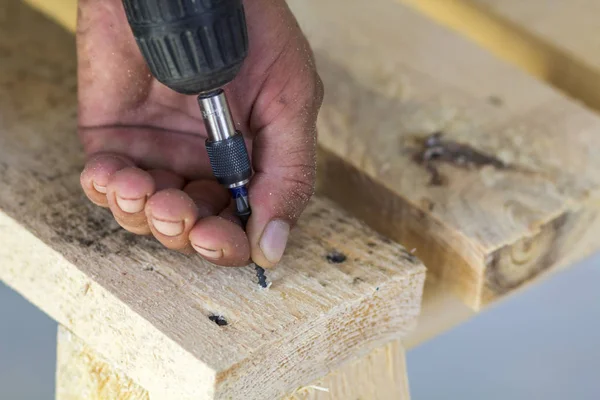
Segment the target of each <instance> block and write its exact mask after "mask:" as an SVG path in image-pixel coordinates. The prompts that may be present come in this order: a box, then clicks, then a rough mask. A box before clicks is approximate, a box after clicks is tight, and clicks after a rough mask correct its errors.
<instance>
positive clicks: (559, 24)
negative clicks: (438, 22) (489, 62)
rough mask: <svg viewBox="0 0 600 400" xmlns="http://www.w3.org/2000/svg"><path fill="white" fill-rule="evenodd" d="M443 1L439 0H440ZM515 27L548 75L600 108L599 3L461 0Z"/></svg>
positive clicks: (507, 29)
mask: <svg viewBox="0 0 600 400" xmlns="http://www.w3.org/2000/svg"><path fill="white" fill-rule="evenodd" d="M438 1H439V0H438ZM463 1H465V2H466V5H467V6H470V7H472V8H473V9H476V10H477V11H478V12H479V13H480V15H485V16H487V17H488V18H489V19H491V20H494V21H495V23H496V24H497V25H498V26H501V27H503V32H505V35H507V34H509V33H508V32H511V31H512V32H514V33H513V35H518V37H519V38H520V40H521V41H523V42H525V43H529V44H530V47H532V48H535V52H536V53H539V54H540V56H539V58H540V59H541V60H543V61H544V63H543V65H544V66H545V67H546V71H545V73H544V75H543V77H544V78H545V79H547V80H548V81H549V82H551V83H552V84H553V85H555V86H557V87H559V88H560V89H562V90H564V91H566V92H567V93H569V94H570V95H572V96H574V97H576V98H579V99H581V100H583V101H584V102H586V103H587V104H589V105H590V106H592V107H595V108H600V53H599V52H598V48H599V46H600V37H599V36H598V30H599V29H600V22H599V21H598V17H597V16H598V13H599V12H600V2H598V1H595V0H569V1H552V0H527V1H520V0H502V1H496V0H463Z"/></svg>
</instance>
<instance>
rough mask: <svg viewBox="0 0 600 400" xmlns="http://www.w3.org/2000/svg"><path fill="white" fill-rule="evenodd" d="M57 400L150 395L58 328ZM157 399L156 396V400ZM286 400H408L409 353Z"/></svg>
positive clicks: (369, 362) (363, 362)
mask: <svg viewBox="0 0 600 400" xmlns="http://www.w3.org/2000/svg"><path fill="white" fill-rule="evenodd" d="M57 344H58V346H57V372H56V385H57V387H56V399H57V400H79V399H82V398H85V399H88V400H104V399H114V400H148V399H149V394H148V392H147V391H146V390H145V389H143V388H142V387H141V386H139V385H138V384H136V383H135V382H133V381H132V380H131V379H130V378H129V377H127V376H126V375H125V374H124V373H123V372H122V371H120V370H118V369H117V368H115V367H114V366H113V365H112V363H111V362H110V361H109V360H106V359H105V358H104V357H102V356H101V355H100V354H98V353H97V352H96V351H95V350H94V349H92V348H90V346H88V345H87V344H86V343H84V342H83V341H82V340H81V339H79V338H78V337H77V336H75V335H73V334H72V333H71V332H70V331H69V330H67V329H66V328H63V327H62V326H59V328H58V340H57ZM152 398H153V399H156V396H153V397H152ZM284 398H285V399H286V400H343V399H369V400H408V399H410V395H409V390H408V380H407V378H406V364H405V358H404V349H403V347H402V344H401V343H400V342H398V341H395V342H392V343H390V344H388V345H386V346H385V347H382V348H379V349H376V350H374V351H372V352H371V353H370V354H369V355H367V356H366V357H363V358H362V359H360V360H356V361H353V362H350V363H347V364H346V365H344V366H343V367H341V368H340V369H338V370H337V371H334V372H332V373H330V374H329V375H327V376H326V377H324V378H321V379H318V380H317V381H315V382H314V383H313V384H312V385H308V386H303V387H299V388H296V389H295V390H294V391H293V392H292V393H290V394H288V395H286V396H284Z"/></svg>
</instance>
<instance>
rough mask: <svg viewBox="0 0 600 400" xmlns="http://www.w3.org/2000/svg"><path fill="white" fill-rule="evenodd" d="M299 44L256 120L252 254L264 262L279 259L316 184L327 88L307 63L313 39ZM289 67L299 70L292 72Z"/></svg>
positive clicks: (277, 71) (276, 74)
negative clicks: (319, 120)
mask: <svg viewBox="0 0 600 400" xmlns="http://www.w3.org/2000/svg"><path fill="white" fill-rule="evenodd" d="M299 35H301V33H299ZM298 43H300V44H299V45H298V46H291V48H292V50H291V52H289V53H287V54H286V55H285V56H282V58H281V60H280V62H279V63H277V65H276V66H274V67H273V70H272V71H271V74H272V75H271V76H270V78H269V79H268V80H267V82H265V86H264V88H263V91H262V92H261V94H260V96H259V98H258V99H257V102H256V105H255V107H256V111H255V113H254V114H253V115H252V121H251V127H252V129H253V131H254V132H256V137H255V140H254V142H253V166H254V169H255V172H256V174H255V176H254V178H253V180H252V183H251V187H250V203H251V206H252V208H253V214H252V217H251V218H250V221H249V224H248V234H249V237H250V243H251V247H252V259H253V261H255V262H257V263H258V264H259V265H261V266H264V267H272V266H274V265H275V264H277V263H278V262H279V261H280V259H281V257H282V255H283V253H284V250H285V247H286V245H287V240H288V236H289V232H290V228H291V227H292V226H293V225H294V223H295V222H296V220H297V219H298V217H299V216H300V214H301V213H302V211H303V210H304V208H305V207H306V205H307V203H308V201H309V199H310V197H311V196H312V194H313V191H314V185H315V174H316V119H317V114H318V110H319V108H320V105H321V102H322V98H323V89H322V84H321V82H320V80H319V78H318V76H317V74H316V71H315V70H314V68H313V67H310V68H309V67H306V66H307V65H309V66H311V65H313V64H312V60H307V59H306V57H307V56H306V55H307V54H310V50H309V49H308V44H307V43H306V41H305V40H304V39H298ZM295 49H298V50H295ZM298 66H300V67H298ZM298 69H300V70H299V71H298ZM286 71H287V72H286ZM289 71H296V72H297V73H296V74H294V76H292V77H290V74H291V73H290V72H289Z"/></svg>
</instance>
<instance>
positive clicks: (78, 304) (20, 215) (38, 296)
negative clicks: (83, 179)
mask: <svg viewBox="0 0 600 400" xmlns="http://www.w3.org/2000/svg"><path fill="white" fill-rule="evenodd" d="M0 16H2V18H0V52H2V54H8V55H9V56H8V57H6V58H5V59H3V62H2V63H0V89H1V90H0V132H1V134H0V187H2V190H0V239H1V240H2V243H3V246H2V247H0V278H1V279H2V280H3V281H4V282H6V283H7V284H8V285H10V286H12V287H13V288H14V289H16V290H17V291H19V292H20V293H21V294H23V295H24V296H25V297H27V298H28V299H29V300H30V301H32V302H33V303H34V304H36V305H37V306H39V307H40V308H41V309H43V310H44V311H46V312H47V313H48V314H49V315H51V316H52V317H53V318H54V319H56V320H57V321H58V322H59V323H61V324H63V325H64V326H65V327H67V328H68V329H69V330H71V331H72V332H74V333H75V334H76V335H77V336H78V337H80V338H81V339H82V340H84V341H85V343H86V344H88V345H89V346H90V347H91V348H93V349H96V350H97V351H98V352H100V354H101V355H102V356H104V357H106V358H107V359H108V360H111V362H112V363H114V365H115V366H116V367H117V368H119V369H120V370H122V371H123V372H124V373H126V374H127V375H128V376H130V377H131V378H132V379H133V380H134V381H136V382H139V383H140V384H141V385H142V386H143V387H144V388H146V389H148V390H149V392H150V393H152V395H154V393H156V395H157V396H161V395H163V396H164V395H166V394H168V395H170V396H172V397H173V396H175V397H176V398H179V399H185V398H229V397H234V398H235V397H236V396H240V394H241V393H243V395H244V398H248V399H253V398H256V399H263V398H264V399H272V398H276V397H277V396H280V395H283V394H285V393H288V392H289V391H291V390H294V389H295V388H297V387H298V386H302V385H306V384H309V383H310V382H311V381H313V380H314V379H317V378H320V377H322V376H324V375H325V374H326V373H328V372H329V371H331V370H333V369H335V368H336V367H338V366H340V365H341V364H342V363H343V362H344V361H346V360H352V359H356V358H358V357H360V356H362V355H365V354H366V353H367V352H368V351H369V350H372V349H374V348H376V347H378V346H381V345H384V344H386V343H388V342H389V341H391V340H392V339H397V338H400V337H402V336H404V335H405V334H406V332H408V331H409V330H410V329H412V327H413V325H414V323H415V320H416V317H417V315H418V313H419V306H420V300H421V291H422V286H423V281H424V272H425V270H424V267H423V265H422V264H421V263H420V261H418V260H417V259H416V257H414V256H413V255H411V254H410V253H408V252H407V251H406V250H405V249H404V248H403V247H402V246H400V245H398V244H395V243H392V242H391V241H389V240H387V239H386V238H384V237H382V236H380V235H378V234H375V233H374V232H373V231H372V230H370V229H369V228H367V227H365V226H364V225H362V224H360V223H359V222H357V221H356V220H354V219H353V218H351V217H349V216H348V215H347V214H345V213H343V212H341V211H339V210H338V209H337V207H336V206H334V205H333V203H331V202H330V201H327V200H324V199H322V198H320V197H318V196H317V197H316V198H315V199H314V201H313V202H312V203H311V204H310V205H309V207H308V210H307V212H306V213H305V214H304V216H303V218H302V219H301V221H300V223H299V224H298V227H297V229H296V230H295V231H294V233H293V235H292V238H291V242H290V247H289V251H288V252H287V255H286V257H285V259H284V261H283V262H282V265H281V266H280V267H279V268H277V269H276V270H274V271H272V272H270V275H269V277H270V279H271V280H272V282H273V286H272V287H271V288H270V289H269V290H267V291H264V290H261V289H259V288H258V286H257V285H256V283H255V282H254V273H253V271H252V270H251V269H250V268H245V269H223V268H217V267H215V266H212V265H209V264H208V263H205V262H203V261H202V260H201V259H200V258H198V257H186V256H183V255H179V254H175V253H173V252H169V251H166V250H164V249H162V247H161V246H159V245H158V244H157V243H156V242H154V241H153V240H150V239H148V238H140V237H135V236H133V235H129V234H127V233H126V232H124V231H123V230H121V229H119V227H118V226H117V225H116V223H114V222H113V221H112V219H111V218H110V215H109V214H108V213H107V211H105V210H102V209H99V208H97V207H95V206H92V205H91V204H90V203H89V202H88V201H87V200H86V199H85V198H84V196H83V195H82V194H81V190H80V188H79V183H78V177H79V173H80V171H81V168H82V165H83V156H82V153H81V150H80V147H79V144H78V141H77V138H76V123H75V117H76V93H75V92H76V81H75V79H76V78H75V53H74V43H73V37H72V36H71V35H70V34H68V33H67V32H65V31H63V30H62V29H60V28H59V27H57V26H56V25H54V24H53V23H51V22H49V21H48V20H46V19H45V18H43V17H42V16H41V15H39V14H37V13H33V12H32V11H31V10H30V9H29V8H27V7H25V6H23V5H22V4H21V3H20V2H18V1H13V0H2V1H1V2H0ZM31 26H35V27H36V29H34V30H32V29H29V27H31ZM334 249H335V250H338V251H340V252H343V253H345V254H346V255H347V261H346V262H344V263H341V264H330V263H329V262H328V261H327V259H326V255H327V254H328V253H329V252H331V251H332V250H334ZM213 313H214V314H219V315H222V316H223V317H225V318H226V319H227V320H228V322H229V324H228V326H226V327H220V326H217V325H216V324H215V323H213V322H212V321H210V320H209V318H208V317H209V316H210V315H211V314H213Z"/></svg>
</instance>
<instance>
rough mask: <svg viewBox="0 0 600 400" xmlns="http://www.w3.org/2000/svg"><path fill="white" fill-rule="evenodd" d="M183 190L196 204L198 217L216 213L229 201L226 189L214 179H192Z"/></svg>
mask: <svg viewBox="0 0 600 400" xmlns="http://www.w3.org/2000/svg"><path fill="white" fill-rule="evenodd" d="M183 191H184V192H185V193H187V195H188V196H190V198H191V199H192V200H193V201H194V203H195V204H196V207H197V208H198V217H199V218H204V217H208V216H213V215H218V214H219V213H220V212H221V211H223V209H224V208H225V207H227V205H228V204H229V202H230V199H229V193H228V192H227V189H225V188H224V187H223V186H221V185H219V184H218V183H217V182H216V181H209V180H199V181H193V182H190V183H189V184H188V185H186V187H185V188H184V189H183Z"/></svg>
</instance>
